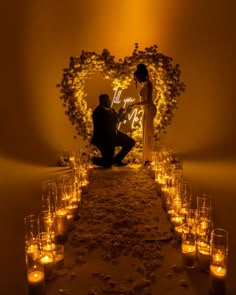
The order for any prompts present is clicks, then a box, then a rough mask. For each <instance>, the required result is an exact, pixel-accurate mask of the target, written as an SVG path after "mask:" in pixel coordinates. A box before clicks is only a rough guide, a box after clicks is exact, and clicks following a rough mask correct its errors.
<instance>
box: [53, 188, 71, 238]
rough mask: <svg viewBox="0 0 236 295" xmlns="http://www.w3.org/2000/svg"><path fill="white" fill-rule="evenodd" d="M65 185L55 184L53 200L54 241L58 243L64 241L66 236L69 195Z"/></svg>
mask: <svg viewBox="0 0 236 295" xmlns="http://www.w3.org/2000/svg"><path fill="white" fill-rule="evenodd" d="M65 186H66V185H65V184H63V183H58V184H57V195H56V200H55V215H56V239H57V240H58V241H65V240H66V239H67V234H68V225H67V206H68V202H69V195H67V191H66V189H65Z"/></svg>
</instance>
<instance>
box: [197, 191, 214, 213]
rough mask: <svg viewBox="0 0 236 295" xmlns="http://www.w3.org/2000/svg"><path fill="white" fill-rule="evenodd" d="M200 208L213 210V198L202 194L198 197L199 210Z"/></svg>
mask: <svg viewBox="0 0 236 295" xmlns="http://www.w3.org/2000/svg"><path fill="white" fill-rule="evenodd" d="M199 208H208V209H209V211H211V209H212V204H211V196H209V195H207V194H202V195H201V196H197V210H199Z"/></svg>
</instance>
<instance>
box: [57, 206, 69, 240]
mask: <svg viewBox="0 0 236 295" xmlns="http://www.w3.org/2000/svg"><path fill="white" fill-rule="evenodd" d="M56 224H57V238H58V239H59V240H66V237H67V231H68V225H67V210H65V209H60V210H57V211H56Z"/></svg>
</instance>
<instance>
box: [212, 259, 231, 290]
mask: <svg viewBox="0 0 236 295" xmlns="http://www.w3.org/2000/svg"><path fill="white" fill-rule="evenodd" d="M226 272H227V271H226V268H225V267H221V266H217V265H211V266H210V293H211V294H214V295H223V294H225V282H226Z"/></svg>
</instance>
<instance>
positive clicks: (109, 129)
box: [91, 64, 157, 168]
mask: <svg viewBox="0 0 236 295" xmlns="http://www.w3.org/2000/svg"><path fill="white" fill-rule="evenodd" d="M134 81H135V84H136V88H137V86H138V84H139V86H140V92H139V96H140V101H139V102H135V103H132V104H130V105H129V106H128V107H127V109H126V110H125V109H123V108H121V109H120V110H119V111H118V112H116V111H115V110H114V109H113V108H112V107H111V99H110V97H109V95H108V94H101V95H100V96H99V105H98V107H97V108H96V109H95V110H94V112H93V127H94V129H93V137H92V141H91V144H93V145H95V146H97V147H98V149H99V150H100V152H101V155H102V157H101V158H98V157H94V159H93V163H94V164H95V165H98V166H102V167H104V168H111V167H112V165H118V166H125V165H127V164H125V163H124V162H122V160H123V159H124V157H125V156H126V155H127V154H128V153H129V151H130V150H131V149H132V148H133V147H134V145H135V140H134V139H133V138H131V137H130V136H128V135H127V134H124V133H123V132H121V131H119V130H118V128H117V126H118V123H119V122H122V121H123V120H125V119H127V115H128V113H129V112H130V111H131V110H132V108H133V107H134V106H140V107H142V108H143V110H144V115H143V122H142V129H143V138H142V142H143V159H142V161H143V166H144V167H146V166H148V165H149V164H150V162H151V160H152V151H153V146H154V123H153V122H154V118H155V116H156V114H157V108H156V105H155V103H154V102H153V85H152V82H151V80H150V79H149V73H148V69H147V67H146V65H145V64H138V65H137V69H136V71H135V72H134ZM116 146H120V147H121V150H120V151H119V152H118V154H117V155H115V156H114V152H115V147H116Z"/></svg>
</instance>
